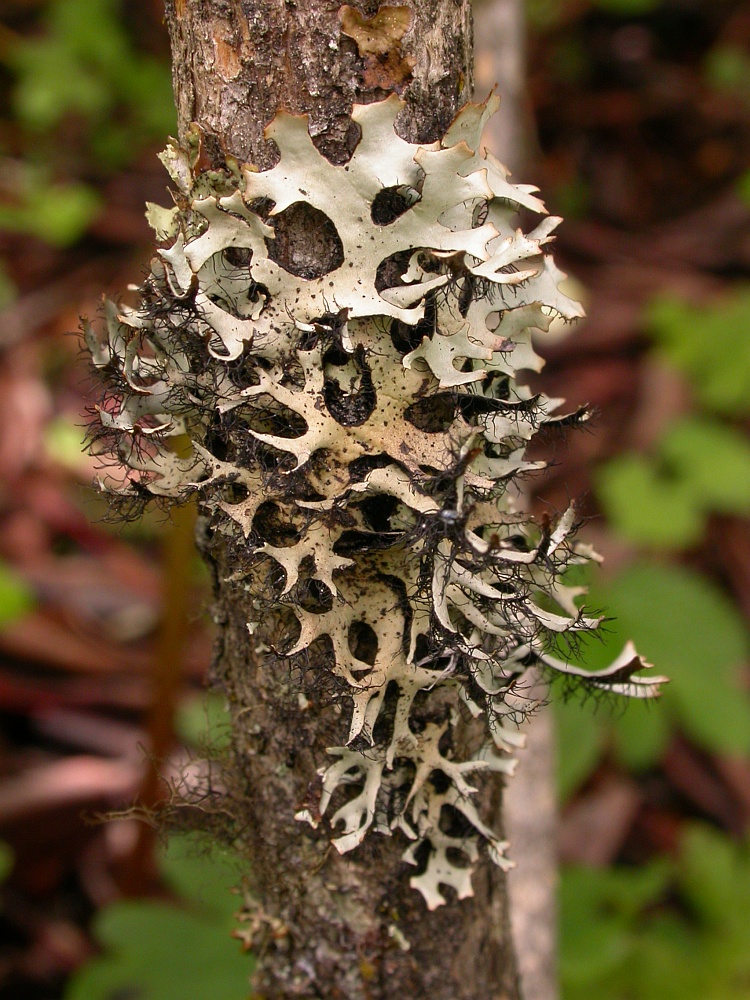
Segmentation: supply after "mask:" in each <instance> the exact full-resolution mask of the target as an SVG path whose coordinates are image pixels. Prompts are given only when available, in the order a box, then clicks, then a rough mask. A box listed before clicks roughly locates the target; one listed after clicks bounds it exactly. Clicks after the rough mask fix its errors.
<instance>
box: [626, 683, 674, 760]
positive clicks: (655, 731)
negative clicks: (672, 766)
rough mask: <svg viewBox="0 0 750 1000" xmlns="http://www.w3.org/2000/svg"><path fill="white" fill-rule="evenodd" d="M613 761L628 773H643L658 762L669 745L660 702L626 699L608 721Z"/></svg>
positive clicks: (665, 716)
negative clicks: (615, 714)
mask: <svg viewBox="0 0 750 1000" xmlns="http://www.w3.org/2000/svg"><path fill="white" fill-rule="evenodd" d="M612 730H613V733H612V735H613V739H614V751H615V757H616V758H617V760H618V761H619V762H620V763H621V764H622V765H623V766H624V767H626V768H627V769H628V770H630V771H646V770H648V768H650V767H654V766H655V765H656V764H658V763H659V761H660V760H661V758H662V756H663V754H664V751H665V750H666V748H667V743H668V742H669V734H670V726H669V715H668V713H667V711H665V707H664V703H663V702H662V701H661V700H660V701H658V702H657V703H656V704H653V703H652V702H648V701H635V700H632V699H631V700H629V701H627V703H626V704H625V705H624V706H623V709H622V713H621V714H618V715H617V716H615V717H614V719H613V720H612Z"/></svg>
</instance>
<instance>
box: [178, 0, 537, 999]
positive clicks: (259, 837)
mask: <svg viewBox="0 0 750 1000" xmlns="http://www.w3.org/2000/svg"><path fill="white" fill-rule="evenodd" d="M352 6H353V7H355V8H356V9H357V10H358V11H360V12H361V13H362V14H363V15H364V16H365V17H372V16H373V15H374V14H375V13H376V12H377V9H378V8H377V3H375V4H373V3H371V2H367V0H358V2H356V3H354V4H352ZM403 6H404V7H407V8H408V9H409V11H410V15H411V24H410V28H409V31H408V32H407V34H406V36H405V37H404V39H403V45H402V51H401V53H400V57H401V58H403V60H408V59H411V60H413V62H414V65H413V69H412V76H411V82H410V83H409V84H408V86H406V87H405V88H404V89H403V92H402V96H403V97H404V98H405V100H406V101H407V109H406V112H405V113H404V116H403V118H404V120H403V123H402V125H401V129H402V132H403V135H404V137H405V138H407V139H408V140H410V141H412V142H414V141H432V140H434V139H435V138H437V137H438V136H440V135H441V134H442V132H443V131H444V130H445V128H446V126H447V125H448V124H449V122H450V121H451V119H452V118H453V116H454V114H455V112H456V110H457V109H458V107H459V106H460V104H462V103H463V102H464V101H465V100H466V99H468V97H469V96H470V86H471V22H470V4H469V2H468V0H412V2H410V3H408V4H404V5H403ZM166 10H167V22H168V25H169V30H170V34H171V39H172V50H173V62H174V84H175V95H176V102H177V107H178V111H179V131H180V137H181V138H182V139H183V140H185V139H186V138H187V134H188V127H189V124H190V122H191V121H195V122H197V123H198V124H199V125H200V126H201V127H202V129H203V130H204V132H205V133H207V140H206V141H205V142H204V146H203V155H204V156H205V157H207V161H208V162H206V164H205V165H206V166H210V165H212V164H211V161H213V164H215V165H219V164H220V163H221V161H222V160H223V158H224V156H225V155H227V154H232V155H234V156H235V157H238V158H240V159H243V160H250V161H252V162H254V163H255V164H256V165H257V166H258V167H260V168H261V169H263V168H266V167H268V166H269V165H271V164H272V163H273V156H274V150H273V147H272V146H270V145H269V144H268V143H266V142H265V140H264V139H263V127H264V126H265V125H266V124H267V123H268V122H269V121H270V120H271V119H272V118H273V116H274V114H275V113H276V111H277V110H278V109H279V108H284V109H286V110H289V111H292V112H294V113H298V114H299V113H307V114H309V116H310V124H309V128H310V133H311V135H312V136H313V137H314V139H315V142H316V145H317V146H318V148H319V149H320V150H321V152H323V153H324V154H325V155H326V156H328V157H329V159H331V160H333V161H335V162H343V161H345V160H346V158H347V157H348V156H349V155H350V153H351V151H352V149H353V147H354V145H355V144H356V140H357V134H356V129H355V127H354V126H353V125H352V123H351V120H350V118H349V112H350V110H351V105H352V102H353V101H356V102H358V103H367V102H369V101H373V100H377V99H381V98H383V97H384V96H386V95H387V92H388V90H389V89H399V87H400V86H401V82H402V80H400V75H401V74H400V72H399V61H398V59H396V60H395V61H388V62H386V61H381V62H380V63H379V64H375V65H374V64H373V63H372V57H371V56H367V55H366V54H365V55H364V56H363V55H361V54H360V52H359V50H358V46H357V44H356V43H355V41H354V40H353V39H352V38H349V37H346V36H344V35H343V34H342V31H341V22H340V19H339V4H338V3H331V2H328V0H212V2H205V0H167V3H166ZM308 238H309V240H310V241H312V239H313V235H312V233H311V234H310V235H309V237H308ZM299 249H300V248H299V245H297V246H296V249H295V252H296V253H298V252H299ZM310 250H311V252H314V247H313V246H312V245H311V247H310ZM201 548H202V550H203V552H204V554H205V555H206V558H207V559H208V561H209V564H210V565H211V567H212V570H213V573H214V584H215V616H216V620H217V623H218V625H219V628H220V638H219V644H218V650H217V654H216V657H215V663H214V680H215V681H216V683H217V684H219V685H220V686H221V687H222V688H223V689H224V690H225V692H226V693H227V696H228V698H229V702H230V705H231V708H232V713H233V718H234V767H235V774H234V779H233V780H234V783H235V785H236V788H235V799H236V803H235V806H234V810H235V812H236V813H237V815H236V816H235V821H236V823H237V828H238V829H239V831H240V839H241V843H242V846H243V848H244V849H245V850H246V853H247V856H248V860H249V868H250V878H251V884H252V888H253V891H254V893H255V894H256V896H257V899H258V908H257V911H256V913H255V926H256V928H257V929H259V931H260V933H259V935H258V937H257V942H258V951H259V969H258V973H257V978H256V984H255V988H256V991H257V995H258V997H262V998H265V1000H281V998H291V997H298V998H299V997H302V998H306V997H310V998H311V997H317V998H326V1000H332V998H340V1000H388V998H399V1000H407V998H415V1000H419V998H427V997H429V998H430V1000H461V998H464V1000H517V998H518V995H519V994H518V987H517V976H516V970H515V962H514V958H513V954H512V948H511V944H510V935H509V930H508V908H507V892H506V879H505V876H504V875H503V873H502V871H501V870H500V869H499V868H497V867H495V866H494V865H492V864H491V863H490V862H489V861H488V860H487V859H484V860H483V861H482V862H481V864H480V866H479V867H478V869H477V871H476V873H475V875H474V878H473V883H474V890H475V895H474V897H473V898H471V899H466V900H463V901H462V902H453V903H451V904H449V905H448V906H445V907H443V908H441V909H440V910H438V911H436V912H434V913H428V912H427V910H426V907H425V904H424V902H423V899H422V897H421V896H420V895H419V893H417V892H415V891H414V890H413V889H411V888H410V887H409V879H408V868H407V866H406V865H405V864H404V863H403V861H402V860H401V855H402V853H403V850H404V843H403V842H401V841H400V838H399V837H397V836H394V837H392V838H386V837H379V836H371V837H368V838H367V840H366V841H365V843H364V844H363V845H362V846H361V847H359V848H358V849H357V850H356V851H354V852H353V853H352V854H348V855H346V856H345V857H343V858H342V857H339V856H338V854H337V853H336V852H335V851H333V850H331V848H330V845H329V835H328V831H326V829H325V828H324V827H322V828H320V829H319V830H317V831H313V830H311V829H310V827H309V826H307V825H306V824H302V823H298V822H295V819H294V815H295V813H296V812H298V810H299V809H300V807H301V806H303V805H304V804H305V802H306V800H307V799H309V796H310V790H311V789H315V788H316V787H317V786H316V769H317V768H318V767H320V766H321V764H328V763H330V758H327V755H326V748H327V747H329V746H335V745H341V744H342V734H343V735H344V736H345V732H344V719H343V717H342V715H341V713H340V710H339V708H338V706H337V705H335V704H331V703H330V701H329V700H328V699H326V697H325V695H324V694H323V693H322V692H321V691H320V689H319V688H317V687H316V686H315V685H314V684H313V685H312V686H311V687H305V678H299V677H293V676H291V674H290V672H289V670H288V669H287V667H286V666H284V665H282V664H280V663H279V662H278V661H277V660H276V661H275V660H274V657H273V656H271V655H269V654H267V653H265V654H264V653H259V652H257V651H255V650H254V649H253V644H252V642H251V637H250V636H249V635H248V630H247V624H246V623H247V621H248V620H249V619H250V618H252V617H254V616H255V615H254V613H253V612H252V609H251V607H250V602H251V600H252V596H251V595H250V594H248V592H247V591H246V590H244V589H243V588H242V587H241V586H240V585H239V584H238V583H237V582H236V581H237V579H238V577H239V573H238V568H240V567H242V566H243V565H246V564H247V554H246V552H245V551H244V549H243V546H242V545H241V544H238V543H237V542H236V541H233V540H232V539H230V538H229V537H228V536H225V535H220V534H219V533H215V534H213V535H211V534H209V532H208V529H207V528H206V526H205V525H204V526H203V529H202V536H201ZM255 614H257V613H255ZM490 794H492V793H489V792H488V793H487V794H486V795H485V799H487V798H488V796H489V795H490ZM497 797H498V796H497V794H495V795H494V798H497ZM484 806H485V808H486V809H488V810H489V809H492V808H494V809H495V810H497V807H498V803H497V802H490V801H485V802H484Z"/></svg>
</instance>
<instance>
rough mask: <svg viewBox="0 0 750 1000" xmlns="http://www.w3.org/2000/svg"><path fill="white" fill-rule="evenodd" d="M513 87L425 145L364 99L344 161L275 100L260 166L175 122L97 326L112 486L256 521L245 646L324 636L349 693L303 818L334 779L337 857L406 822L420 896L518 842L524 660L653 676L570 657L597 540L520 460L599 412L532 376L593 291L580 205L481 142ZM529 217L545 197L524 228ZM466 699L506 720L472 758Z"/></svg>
mask: <svg viewBox="0 0 750 1000" xmlns="http://www.w3.org/2000/svg"><path fill="white" fill-rule="evenodd" d="M495 106H496V99H495V98H494V97H493V98H490V99H488V100H487V101H485V103H484V104H481V105H475V104H469V105H467V106H466V107H464V108H463V110H462V111H461V112H460V113H459V115H458V116H457V118H456V119H455V121H454V122H453V124H452V125H451V126H450V128H449V129H448V131H447V132H446V134H445V135H444V136H443V138H442V140H440V141H439V142H435V143H432V144H428V145H415V144H412V143H409V142H406V141H405V140H403V139H402V138H400V137H399V135H398V134H397V132H396V130H395V128H394V123H395V121H396V117H397V115H398V113H399V111H400V110H401V108H402V107H403V104H402V103H401V102H400V101H399V99H398V98H396V97H390V98H388V99H387V100H385V101H382V102H380V103H374V104H368V105H366V106H356V107H355V108H354V111H353V116H352V117H353V119H354V121H355V122H356V124H357V125H358V126H359V128H360V129H361V138H360V140H359V143H358V145H357V147H356V149H355V150H354V153H353V155H352V157H351V159H350V160H349V161H348V162H347V163H346V164H343V165H335V164H332V163H330V162H329V161H327V160H326V159H325V158H324V157H323V156H322V155H321V154H320V153H319V152H318V151H317V149H316V148H315V146H314V144H313V142H312V140H311V138H310V136H309V134H308V128H307V120H306V118H305V117H295V116H292V115H289V114H286V113H283V112H280V113H279V114H278V115H277V116H276V118H275V119H274V120H273V122H272V123H271V124H270V125H269V126H268V129H267V136H268V138H270V139H273V140H274V141H275V143H276V145H277V146H278V150H279V154H280V156H279V160H278V163H277V164H276V166H274V167H273V168H272V169H269V170H265V171H262V172H258V171H256V170H255V169H254V168H253V167H252V166H250V165H235V164H230V166H229V167H228V168H227V169H226V170H223V171H213V172H202V173H200V172H197V170H196V169H195V163H194V162H193V160H191V157H190V156H189V155H188V153H186V152H184V151H182V150H181V149H179V148H178V147H177V146H176V145H174V144H172V145H170V146H169V147H168V148H167V150H166V152H165V153H164V154H163V155H162V159H163V161H164V163H165V165H166V167H167V169H168V170H169V172H170V174H171V177H172V180H173V181H174V184H175V186H176V189H177V190H176V193H175V201H176V206H175V207H174V208H172V209H171V210H167V209H160V208H157V207H155V206H150V208H149V217H150V220H151V222H152V225H153V226H154V228H155V229H156V231H157V235H158V237H159V238H160V240H161V241H162V243H163V244H165V245H164V246H163V248H162V249H160V250H159V251H158V253H157V255H156V256H155V258H154V260H153V261H152V264H151V272H150V274H149V276H148V277H147V279H146V281H145V283H144V284H143V285H142V287H141V288H140V290H139V303H138V305H137V306H136V307H135V308H126V307H122V306H117V305H115V304H113V303H111V302H108V303H106V305H105V311H104V322H103V324H98V325H97V324H94V325H93V326H92V325H87V326H86V331H85V332H86V339H87V342H88V345H89V348H90V351H91V354H92V357H93V361H94V364H95V366H96V367H97V368H98V369H100V370H101V371H102V372H103V373H104V374H105V376H106V382H107V385H108V391H107V392H106V393H105V395H104V397H103V400H102V403H101V405H100V407H99V408H98V418H97V419H98V436H99V437H102V438H104V439H106V441H107V442H108V445H107V446H108V447H110V448H111V449H112V450H113V452H114V453H115V454H116V456H117V460H118V462H120V463H121V464H122V465H124V466H125V467H126V468H127V470H129V474H128V477H127V479H126V481H125V482H124V483H123V484H122V486H121V488H120V493H121V494H122V496H123V497H124V498H126V499H127V498H130V499H132V500H138V499H140V498H147V497H156V498H162V499H166V500H170V501H174V502H181V501H184V500H186V499H187V498H188V497H191V496H194V497H197V499H198V502H199V505H200V507H201V509H202V511H203V513H204V514H205V515H206V516H207V517H208V518H210V519H211V523H212V526H213V530H214V531H218V532H223V533H225V534H229V535H231V536H233V537H234V538H236V539H238V540H239V541H240V542H241V544H242V547H243V551H244V553H245V555H246V557H247V558H246V560H245V562H244V564H243V566H244V568H243V569H242V570H241V571H238V579H237V585H238V586H243V585H246V586H248V583H247V581H248V579H250V581H251V583H252V586H249V589H250V590H251V591H252V592H253V593H254V594H256V595H259V594H263V595H265V596H264V597H263V598H262V599H261V598H260V597H256V599H255V600H254V602H253V605H254V608H255V611H256V614H255V620H253V621H251V622H249V623H248V629H249V631H248V642H260V641H261V640H260V639H259V638H258V637H259V635H260V633H261V631H262V621H263V620H264V619H266V618H267V617H268V615H269V614H270V615H271V616H273V615H274V614H276V615H277V616H278V621H279V622H285V623H286V627H284V628H282V627H281V626H278V625H277V627H276V632H275V637H274V638H272V640H271V641H273V642H274V652H275V653H276V654H277V657H278V659H279V660H287V661H289V662H293V660H294V657H295V656H298V655H299V654H305V655H306V656H307V663H308V667H310V666H311V667H312V668H314V669H315V670H317V671H319V672H320V673H321V675H326V677H327V679H328V681H329V682H330V683H329V686H328V688H327V690H328V691H329V697H331V698H337V699H339V700H340V702H341V704H342V705H344V706H348V708H349V719H350V724H349V731H348V738H347V740H346V745H344V746H339V747H333V748H331V749H330V750H329V751H328V752H329V755H330V758H331V760H330V762H329V763H328V764H327V765H325V766H324V767H322V768H321V772H320V773H321V778H322V794H321V797H320V801H319V803H318V806H317V808H304V809H302V808H301V809H300V812H299V814H298V817H297V818H298V819H299V820H300V821H307V822H309V823H311V824H312V825H314V826H316V825H317V824H319V823H320V821H321V818H322V817H323V816H325V815H326V814H327V813H328V812H329V807H331V808H333V807H332V806H331V803H332V802H333V803H334V804H335V805H336V808H335V809H333V812H332V815H330V823H331V826H332V827H333V828H334V830H336V831H337V835H336V836H335V838H334V839H333V844H334V846H335V847H336V848H337V849H338V850H339V851H340V852H342V853H343V852H346V851H350V850H352V849H354V848H356V847H357V846H358V845H359V844H360V843H361V842H362V840H363V839H364V837H365V836H366V835H367V834H368V832H370V831H373V832H380V833H385V834H392V833H394V832H395V831H401V832H402V833H403V834H405V836H406V838H408V841H409V843H408V847H407V849H406V852H405V854H404V859H405V860H406V861H408V862H410V863H413V864H415V865H416V866H417V874H416V875H415V876H414V877H413V878H412V879H411V884H412V885H413V886H414V887H415V888H416V889H418V890H419V891H420V892H421V893H422V895H423V896H424V899H425V901H426V903H427V906H428V907H429V908H430V909H432V908H434V907H436V906H439V905H440V904H441V903H443V902H445V897H444V895H443V892H442V891H441V889H444V888H445V887H451V888H452V889H453V890H455V892H456V894H457V896H458V897H459V898H464V897H466V896H470V895H471V894H472V886H471V874H472V870H473V867H474V865H475V863H476V861H477V858H478V856H479V850H480V849H481V848H482V846H483V845H484V847H485V848H486V849H487V850H488V851H489V853H490V855H491V857H492V858H493V860H494V861H495V862H496V863H497V864H499V865H501V866H503V867H507V866H508V865H509V861H508V860H507V858H506V854H505V851H506V846H507V845H506V844H505V843H504V842H503V841H501V840H500V839H499V838H498V837H497V836H496V835H495V834H494V833H493V831H492V830H491V829H490V828H489V827H488V826H487V825H486V824H485V823H484V822H483V821H482V819H481V818H480V816H479V814H478V811H477V807H476V805H475V795H474V793H475V791H476V788H475V786H474V785H473V784H472V780H475V776H477V775H478V774H479V772H482V771H486V772H498V773H499V774H501V775H509V774H511V773H512V769H513V757H512V755H513V752H514V751H515V750H516V749H517V748H518V746H519V745H521V743H522V736H521V735H520V733H519V731H518V725H519V723H520V722H521V721H522V720H523V718H524V716H525V715H526V714H527V713H528V711H529V710H530V709H531V708H532V707H533V703H532V702H530V700H529V695H528V690H527V686H526V685H525V679H526V678H527V677H528V672H529V670H530V669H531V668H532V667H536V668H539V667H541V668H543V669H544V670H546V671H547V672H549V673H550V674H563V675H567V676H569V677H575V678H578V679H579V680H580V683H581V684H583V685H586V686H588V687H589V688H592V689H604V690H607V691H612V692H615V693H619V694H623V695H628V696H632V697H639V698H642V697H650V696H651V695H653V694H654V693H656V690H657V687H658V684H659V682H660V680H661V678H655V677H651V678H648V677H646V676H643V675H641V674H640V671H641V669H642V668H645V667H647V666H648V665H647V664H646V663H644V662H643V660H642V659H641V658H640V657H639V656H638V655H637V654H636V653H635V651H634V649H633V648H632V647H631V646H627V647H626V648H625V650H624V651H623V653H622V655H621V656H620V657H619V658H618V659H617V660H616V661H615V662H614V663H613V664H612V665H611V666H610V667H609V668H607V669H605V670H601V671H599V672H596V673H592V672H587V671H583V670H580V669H579V668H576V667H573V666H571V665H570V664H568V663H567V662H566V661H565V659H564V658H562V657H561V655H560V654H559V652H557V653H555V652H554V651H555V650H556V649H559V648H560V647H561V645H562V647H563V648H564V643H563V644H561V642H560V641H559V640H560V637H562V638H563V639H567V640H568V641H573V640H574V639H575V636H576V635H577V634H580V633H581V632H588V631H593V630H596V629H597V627H598V626H599V624H600V620H599V619H598V618H596V617H591V616H590V615H587V614H586V613H585V612H584V611H583V610H582V609H581V608H579V598H581V596H582V595H583V593H584V592H585V591H584V590H583V589H582V588H580V587H575V586H571V585H569V584H568V583H566V582H564V577H565V573H566V571H567V570H569V569H570V568H571V567H574V566H579V565H582V564H585V563H587V562H590V561H591V560H595V559H597V558H598V557H597V556H596V554H595V553H594V552H593V551H592V550H591V549H590V548H589V547H588V546H586V545H584V544H581V543H579V542H577V541H575V540H574V538H573V534H574V530H575V528H576V520H577V519H576V513H575V508H574V507H572V506H571V507H570V508H569V509H568V510H567V511H566V512H565V513H563V514H562V516H561V517H559V519H558V520H557V522H556V523H542V524H540V525H538V524H536V523H534V522H533V521H532V520H531V519H530V518H529V516H528V515H527V514H525V513H524V512H522V511H521V510H520V509H519V505H518V504H517V497H518V483H519V480H520V478H521V477H522V476H523V475H524V474H525V473H529V472H531V471H533V470H535V469H538V468H540V466H541V464H540V463H539V462H532V461H529V460H528V459H527V458H526V457H525V451H526V448H527V446H528V444H529V442H530V441H531V440H532V438H533V437H534V436H535V435H536V434H538V433H539V432H540V431H541V430H542V429H544V428H545V427H547V426H549V425H551V424H565V423H570V422H579V421H580V420H582V419H585V414H584V413H582V412H578V413H576V414H567V415H565V414H563V415H560V414H559V413H558V408H559V406H560V404H561V402H562V401H561V400H551V399H548V398H546V397H545V396H543V395H540V394H539V393H535V392H532V391H530V390H529V389H528V388H527V387H525V386H524V385H523V384H522V383H521V382H519V380H518V373H519V372H522V371H524V370H531V371H539V370H540V368H541V365H542V361H541V359H540V358H539V357H538V356H537V354H536V353H535V352H534V349H533V347H532V343H531V337H532V333H533V332H534V331H535V330H539V331H544V330H547V329H548V327H549V325H550V323H551V321H552V320H553V318H555V317H562V318H563V319H565V320H573V319H575V318H576V317H578V316H580V315H581V308H580V306H579V305H578V303H576V302H573V301H571V300H570V299H569V298H568V297H567V296H566V295H565V294H564V293H563V292H562V291H561V290H560V287H559V285H560V282H561V279H562V278H563V275H562V274H561V272H560V271H559V270H558V269H557V267H556V266H555V263H554V261H553V260H552V258H551V256H550V255H549V254H548V253H547V252H546V251H547V247H548V245H549V243H550V240H551V239H552V234H553V231H554V230H555V228H556V227H557V225H558V223H559V222H560V220H559V219H557V218H554V217H549V216H546V214H545V209H544V206H543V204H542V203H541V202H540V201H539V199H538V198H537V197H536V196H535V194H534V191H535V190H536V189H534V188H531V187H528V186H525V185H516V184H512V183H511V182H510V181H509V179H508V172H507V171H506V170H505V168H504V167H502V166H501V164H500V163H498V162H497V160H495V159H494V157H492V156H491V155H490V154H489V153H487V152H485V151H482V150H481V149H480V136H481V133H482V129H483V126H484V124H485V121H486V120H487V118H488V117H489V115H490V114H491V113H492V112H493V111H494V110H495ZM521 210H523V212H524V213H525V215H526V216H537V217H539V218H540V219H541V221H539V222H538V223H537V224H536V226H535V227H534V228H533V229H531V231H530V232H528V233H524V232H523V231H522V230H521V229H520V228H516V219H517V217H518V213H519V211H521ZM300 225H301V226H302V231H303V238H302V239H300V238H299V232H300ZM313 230H315V231H314V232H313ZM311 247H312V248H313V251H312V252H311V250H310V248H311ZM100 447H101V446H100ZM243 575H244V578H243ZM259 581H260V583H259ZM417 705H419V706H420V712H419V713H416V712H415V706H417ZM425 705H427V706H428V707H429V706H432V707H433V711H432V715H431V716H430V713H429V712H427V713H426V712H425V710H424V707H425ZM467 717H474V718H475V719H476V718H480V717H481V718H483V719H484V722H485V724H486V725H485V727H484V731H485V733H486V738H485V740H484V741H483V742H482V744H481V745H480V746H479V747H478V749H474V750H472V751H469V752H468V753H466V754H465V755H464V758H463V759H462V758H461V756H460V750H461V740H460V738H459V737H458V736H457V734H458V732H459V729H460V727H461V726H462V725H463V724H464V722H463V721H462V720H465V719H466V718H467ZM425 719H427V721H425ZM337 828H340V829H337Z"/></svg>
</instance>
